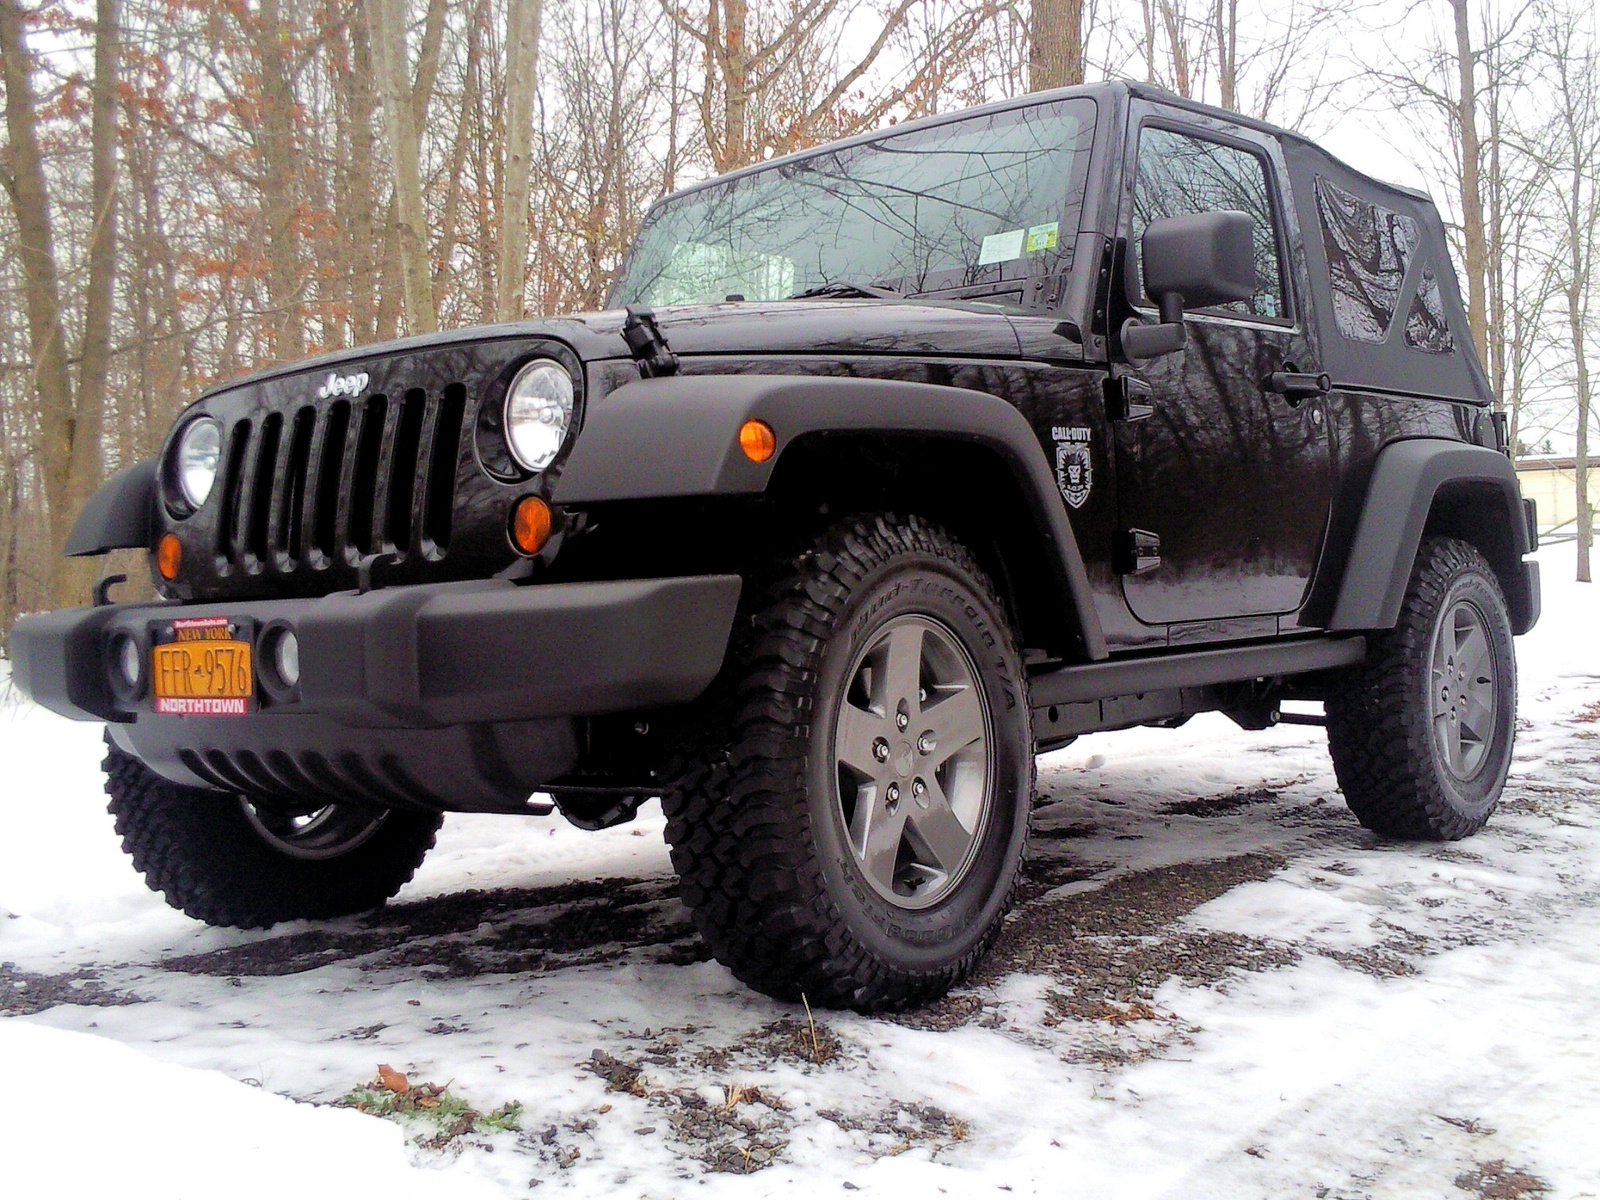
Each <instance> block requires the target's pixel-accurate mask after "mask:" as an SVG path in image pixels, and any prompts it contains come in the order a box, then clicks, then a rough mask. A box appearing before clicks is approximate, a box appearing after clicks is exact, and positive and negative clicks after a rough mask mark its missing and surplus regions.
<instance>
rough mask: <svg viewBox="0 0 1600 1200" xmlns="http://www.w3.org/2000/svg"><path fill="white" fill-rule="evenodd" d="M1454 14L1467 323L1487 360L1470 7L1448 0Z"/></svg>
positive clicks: (1485, 258)
mask: <svg viewBox="0 0 1600 1200" xmlns="http://www.w3.org/2000/svg"><path fill="white" fill-rule="evenodd" d="M1450 7H1451V9H1452V10H1453V12H1454V14H1455V33H1456V56H1455V57H1456V74H1457V88H1458V91H1459V95H1458V96H1457V98H1456V125H1457V129H1458V132H1459V135H1460V138H1461V233H1462V242H1463V249H1464V252H1465V254H1466V260H1467V261H1466V263H1465V264H1464V266H1465V273H1466V276H1467V323H1468V324H1469V325H1471V326H1472V340H1473V342H1474V344H1475V345H1476V346H1477V348H1478V358H1479V359H1480V360H1481V361H1484V362H1487V361H1488V358H1489V355H1488V339H1487V338H1486V336H1485V329H1484V325H1485V321H1486V319H1487V316H1488V314H1487V312H1485V309H1484V276H1485V275H1486V274H1487V271H1486V267H1487V265H1488V255H1487V253H1486V250H1485V247H1484V238H1483V192H1482V187H1481V184H1480V182H1479V167H1480V157H1481V148H1480V146H1479V143H1478V92H1477V83H1476V82H1475V80H1476V72H1475V70H1474V69H1473V68H1474V65H1475V63H1476V57H1477V56H1476V54H1475V53H1474V51H1473V49H1472V26H1471V22H1470V17H1471V10H1470V9H1469V7H1468V0H1450Z"/></svg>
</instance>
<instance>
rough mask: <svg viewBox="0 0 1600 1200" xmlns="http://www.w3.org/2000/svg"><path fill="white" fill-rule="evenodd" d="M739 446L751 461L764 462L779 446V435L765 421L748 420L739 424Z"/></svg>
mask: <svg viewBox="0 0 1600 1200" xmlns="http://www.w3.org/2000/svg"><path fill="white" fill-rule="evenodd" d="M739 448H740V449H741V450H743V451H744V456H745V457H746V458H748V459H749V460H750V461H751V462H758V463H764V462H766V461H767V459H769V458H771V457H772V454H773V451H775V450H776V449H777V448H778V435H777V434H775V433H773V432H772V426H771V425H768V424H767V423H766V422H765V421H746V422H745V423H744V424H743V425H741V426H739Z"/></svg>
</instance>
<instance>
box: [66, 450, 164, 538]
mask: <svg viewBox="0 0 1600 1200" xmlns="http://www.w3.org/2000/svg"><path fill="white" fill-rule="evenodd" d="M157 503H158V499H157V495H156V460H155V459H153V458H145V459H140V460H139V461H138V462H136V463H133V464H132V465H131V466H126V467H123V468H122V470H120V471H118V472H117V473H116V474H115V475H113V476H112V477H111V478H110V479H108V480H106V481H105V482H104V483H102V484H101V485H100V488H99V490H98V491H96V492H95V494H94V495H92V496H90V497H89V500H88V503H86V504H85V505H84V506H83V511H82V512H80V513H79V514H78V519H77V521H76V522H74V524H73V526H72V532H71V533H69V534H68V535H67V544H66V547H65V548H64V550H63V551H62V552H63V553H64V554H65V555H66V556H67V557H68V558H84V557H88V556H91V555H95V554H104V553H106V552H107V551H108V550H148V549H150V544H151V543H152V542H153V541H155V529H156V505H157Z"/></svg>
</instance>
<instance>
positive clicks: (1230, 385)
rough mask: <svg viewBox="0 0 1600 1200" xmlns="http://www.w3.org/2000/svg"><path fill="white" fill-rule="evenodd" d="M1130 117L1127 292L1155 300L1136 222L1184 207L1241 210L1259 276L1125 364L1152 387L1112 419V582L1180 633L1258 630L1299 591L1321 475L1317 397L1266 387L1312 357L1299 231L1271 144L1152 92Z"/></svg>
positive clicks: (1324, 449) (1322, 441)
mask: <svg viewBox="0 0 1600 1200" xmlns="http://www.w3.org/2000/svg"><path fill="white" fill-rule="evenodd" d="M1140 110H1142V111H1140ZM1136 115H1138V116H1139V117H1140V118H1141V119H1139V120H1138V122H1137V124H1136V125H1135V127H1134V128H1135V132H1134V141H1133V144H1132V145H1131V146H1130V151H1129V152H1130V158H1131V161H1130V163H1129V167H1130V172H1129V173H1130V176H1131V178H1132V181H1133V183H1132V186H1131V188H1130V189H1129V191H1128V193H1127V194H1126V196H1125V199H1124V213H1123V225H1122V228H1123V231H1124V233H1125V236H1126V238H1127V242H1126V245H1127V247H1128V249H1127V252H1126V257H1125V260H1124V272H1123V274H1124V278H1125V281H1126V285H1127V287H1128V293H1129V299H1130V301H1132V302H1133V303H1134V304H1136V305H1137V306H1138V307H1139V308H1140V309H1141V310H1144V311H1147V312H1153V308H1154V306H1153V305H1152V304H1151V303H1150V301H1149V300H1148V299H1147V298H1146V297H1145V296H1144V288H1143V283H1142V279H1141V278H1140V265H1139V262H1138V246H1139V238H1140V236H1141V235H1142V234H1143V233H1144V230H1145V227H1146V226H1147V225H1149V223H1150V222H1151V221H1154V220H1158V219H1160V218H1162V217H1171V216H1178V215H1181V214H1185V213H1194V212H1208V211H1215V210H1219V209H1235V210H1242V211H1244V212H1247V213H1249V214H1250V216H1251V217H1252V218H1254V221H1255V231H1256V271H1257V277H1258V280H1259V282H1258V286H1257V290H1256V294H1255V296H1254V297H1252V299H1251V300H1249V301H1245V302H1239V303H1236V304H1230V305H1225V306H1221V307H1218V308H1210V309H1201V310H1197V311H1195V312H1192V313H1189V314H1187V315H1186V317H1185V321H1184V324H1185V326H1186V328H1187V344H1186V345H1185V347H1184V349H1182V350H1180V351H1178V352H1176V353H1173V354H1168V355H1165V356H1162V357H1159V358H1156V359H1153V360H1150V361H1147V362H1142V363H1138V364H1135V366H1134V367H1133V368H1132V369H1131V370H1129V371H1128V372H1127V373H1128V374H1130V375H1132V376H1134V377H1135V378H1136V379H1138V380H1141V381H1142V382H1143V383H1144V384H1146V385H1148V389H1149V390H1148V395H1143V396H1140V397H1138V399H1139V400H1141V401H1142V402H1143V404H1144V405H1145V406H1147V407H1148V409H1149V411H1148V414H1147V415H1143V414H1144V409H1143V408H1136V409H1134V410H1133V411H1132V412H1130V413H1128V414H1127V415H1128V416H1129V417H1131V418H1132V419H1124V420H1121V421H1119V422H1118V423H1117V424H1118V429H1117V435H1116V436H1117V454H1118V466H1117V485H1118V504H1119V519H1120V523H1121V525H1122V529H1121V530H1120V531H1119V536H1120V537H1121V538H1122V539H1123V561H1122V563H1121V568H1122V570H1123V572H1124V573H1123V575H1122V588H1123V594H1124V596H1125V598H1126V600H1127V603H1128V606H1129V608H1130V609H1131V610H1132V612H1133V614H1134V615H1135V616H1136V617H1137V618H1138V619H1139V620H1140V621H1142V622H1144V623H1146V624H1148V625H1167V626H1171V627H1173V629H1172V631H1171V632H1172V640H1173V641H1175V642H1177V641H1202V640H1208V637H1209V636H1215V637H1217V638H1227V637H1239V636H1260V635H1265V634H1268V633H1271V632H1274V631H1275V626H1276V620H1275V619H1273V618H1272V616H1271V614H1283V613H1293V612H1295V611H1296V610H1297V609H1299V607H1300V606H1301V604H1302V603H1303V602H1304V600H1305V596H1306V591H1307V589H1308V587H1309V585H1310V582H1311V572H1312V569H1313V567H1314V566H1315V564H1316V557H1317V552H1318V548H1319V546H1320V544H1321V541H1322V536H1323V531H1324V527H1325V525H1326V522H1327V517H1328V510H1329V503H1330V499H1331V487H1332V485H1331V475H1330V467H1329V450H1328V434H1327V429H1326V414H1325V412H1324V410H1323V403H1322V401H1321V399H1320V398H1313V399H1306V398H1302V397H1299V396H1296V397H1294V398H1293V399H1292V400H1291V399H1286V398H1285V397H1284V396H1281V395H1278V394H1275V393H1273V392H1270V391H1268V390H1266V388H1265V386H1264V384H1265V381H1266V380H1267V378H1268V376H1270V375H1271V374H1272V373H1273V372H1278V371H1295V372H1303V373H1315V372H1316V371H1317V370H1319V369H1320V368H1319V366H1318V364H1317V363H1316V362H1315V357H1314V355H1313V353H1312V345H1311V343H1310V341H1309V340H1308V338H1307V335H1306V325H1307V324H1308V314H1307V299H1306V291H1305V289H1304V287H1303V286H1297V284H1298V280H1297V278H1296V277H1295V273H1294V272H1293V271H1291V270H1290V269H1289V267H1288V264H1290V263H1291V262H1294V261H1296V260H1297V258H1298V256H1293V257H1292V256H1291V255H1290V254H1289V253H1288V251H1289V248H1290V247H1291V246H1292V245H1294V244H1295V241H1297V240H1298V230H1297V229H1293V230H1286V229H1285V222H1284V220H1283V214H1284V211H1285V206H1284V203H1283V196H1284V194H1285V193H1284V190H1283V189H1282V188H1281V186H1280V181H1281V180H1282V179H1283V178H1284V176H1283V174H1282V172H1281V168H1280V166H1279V163H1278V159H1279V154H1278V149H1277V146H1276V143H1275V141H1273V140H1272V139H1270V138H1268V137H1266V136H1264V135H1256V134H1254V133H1252V132H1250V131H1246V130H1238V129H1234V128H1232V127H1228V128H1226V129H1224V128H1221V127H1220V123H1217V124H1218V125H1219V127H1218V128H1204V127H1201V126H1200V125H1199V124H1198V123H1197V122H1196V120H1195V119H1194V118H1191V117H1189V116H1188V114H1179V113H1176V112H1170V111H1169V112H1166V113H1164V112H1163V111H1162V110H1161V109H1160V108H1159V107H1157V106H1153V105H1142V106H1139V108H1138V109H1136ZM1180 118H1181V119H1180ZM1291 231H1292V232H1293V233H1294V234H1295V240H1293V241H1292V240H1291V238H1290V237H1289V236H1288V233H1289V232H1291ZM1140 390H1141V391H1142V390H1143V389H1140ZM1242 618H1253V619H1250V620H1240V619H1242ZM1191 623H1192V624H1191ZM1225 623H1226V624H1225ZM1184 626H1188V628H1187V629H1183V628H1182V627H1184ZM1208 631H1209V634H1208Z"/></svg>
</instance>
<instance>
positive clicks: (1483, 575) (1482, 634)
mask: <svg viewBox="0 0 1600 1200" xmlns="http://www.w3.org/2000/svg"><path fill="white" fill-rule="evenodd" d="M1516 669H1517V668H1516V655H1515V651H1514V650H1513V648H1512V642H1511V618H1510V615H1509V613H1508V612H1507V609H1506V601H1505V596H1504V595H1503V594H1502V592H1501V590H1500V584H1499V581H1498V580H1497V579H1496V578H1495V574H1494V571H1493V569H1492V568H1491V567H1490V566H1489V564H1488V562H1486V561H1485V560H1484V557H1483V555H1482V554H1481V553H1480V552H1479V551H1478V550H1477V548H1476V547H1474V546H1472V545H1471V544H1470V543H1468V542H1464V541H1461V540H1459V539H1457V538H1429V539H1427V540H1425V541H1424V542H1423V543H1422V546H1421V548H1420V549H1419V550H1418V551H1417V561H1416V565H1415V567H1414V568H1413V570H1412V574H1411V582H1410V585H1409V587H1408V588H1407V590H1406V595H1405V600H1404V603H1403V604H1402V605H1401V609H1400V620H1399V622H1398V624H1396V626H1395V627H1394V629H1392V630H1388V631H1386V632H1384V633H1382V634H1380V635H1377V636H1376V637H1374V638H1373V640H1372V651H1371V654H1370V655H1369V657H1368V660H1367V662H1365V663H1363V664H1362V665H1361V666H1360V667H1357V668H1355V669H1354V670H1353V671H1352V672H1351V673H1350V674H1349V675H1348V676H1347V677H1346V678H1345V679H1344V680H1343V681H1342V682H1341V685H1340V686H1339V687H1338V688H1337V689H1336V690H1335V691H1334V692H1333V694H1331V695H1330V696H1329V697H1328V701H1327V712H1328V749H1329V751H1330V753H1331V754H1332V756H1333V766H1334V771H1335V773H1336V774H1337V775H1338V778H1339V786H1340V788H1341V789H1342V790H1343V791H1344V796H1345V802H1346V803H1347V804H1349V806H1350V810H1351V811H1352V812H1353V813H1355V815H1356V818H1357V820H1359V821H1360V822H1361V823H1362V824H1363V825H1365V826H1366V827H1367V828H1368V829H1371V830H1374V831H1375V832H1378V833H1381V834H1384V835H1386V836H1388V837H1394V838H1405V839H1410V840H1431V841H1454V840H1456V839H1458V838H1463V837H1466V836H1468V835H1469V834H1473V833H1476V832H1477V831H1478V830H1480V829H1482V828H1483V826H1484V824H1485V823H1486V822H1487V821H1488V820H1489V816H1490V814H1491V813H1492V812H1493V811H1494V808H1495V805H1496V804H1497V803H1498V802H1499V799H1500V791H1501V789H1502V788H1503V787H1504V786H1505V780H1506V772H1507V771H1508V770H1509V769H1510V766H1511V749H1512V738H1513V734H1514V732H1515V728H1516V706H1517V676H1516Z"/></svg>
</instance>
